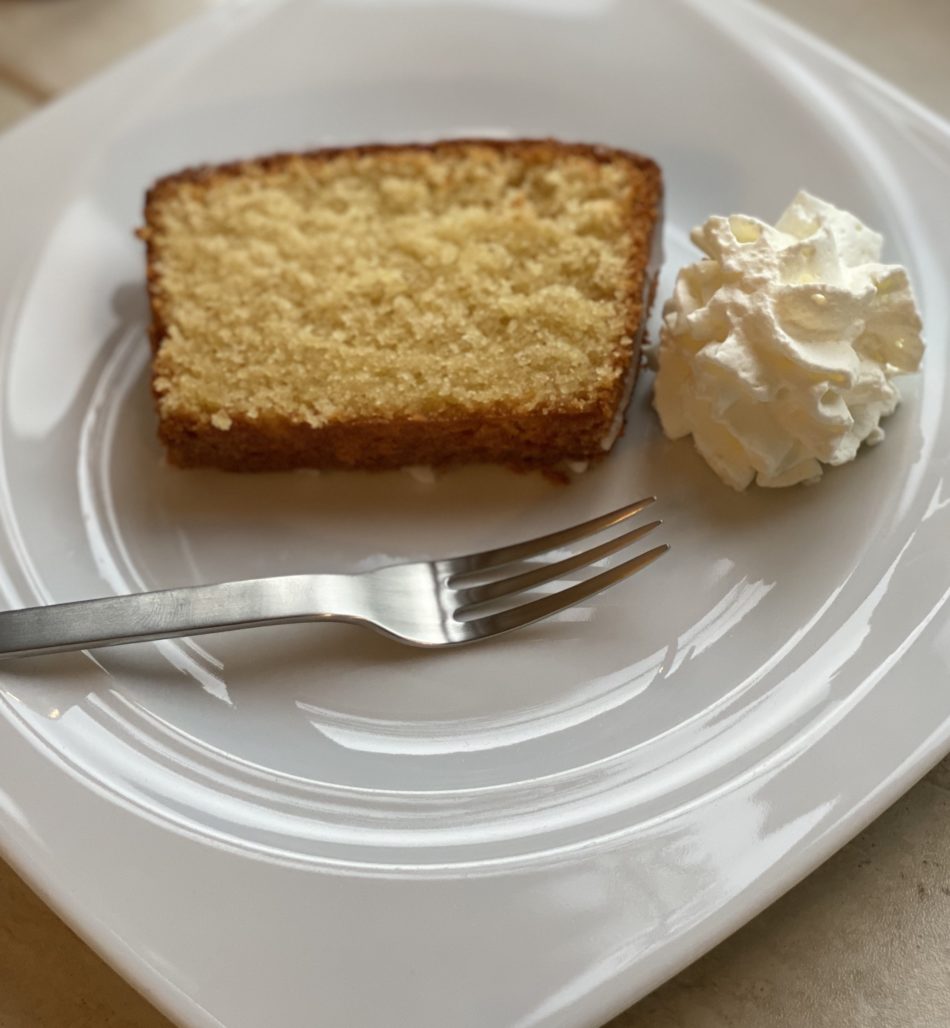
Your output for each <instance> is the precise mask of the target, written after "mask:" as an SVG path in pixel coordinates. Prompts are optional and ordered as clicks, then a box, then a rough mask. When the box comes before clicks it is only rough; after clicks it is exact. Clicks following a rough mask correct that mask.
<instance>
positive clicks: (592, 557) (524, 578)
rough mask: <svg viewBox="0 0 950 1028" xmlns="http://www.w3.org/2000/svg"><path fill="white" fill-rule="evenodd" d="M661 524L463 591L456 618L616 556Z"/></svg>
mask: <svg viewBox="0 0 950 1028" xmlns="http://www.w3.org/2000/svg"><path fill="white" fill-rule="evenodd" d="M662 523H663V522H662V521H651V522H650V523H649V524H648V525H643V526H641V527H640V528H634V529H632V530H631V531H629V532H624V533H623V535H618V536H617V537H616V539H608V540H607V542H605V543H601V544H600V545H599V546H593V547H591V548H590V549H589V550H583V551H582V552H581V553H575V554H572V555H571V556H570V557H566V558H565V559H564V560H559V561H555V562H554V563H551V564H542V565H541V566H540V567H537V568H531V569H530V570H529V571H525V572H523V573H522V574H520V575H511V576H510V577H508V578H501V579H498V580H497V581H494V582H486V583H484V584H483V585H476V586H473V587H472V588H470V589H461V590H460V591H459V593H458V594H457V596H458V601H459V603H460V604H461V605H462V606H461V607H459V608H458V609H457V610H456V612H455V613H456V617H457V616H458V615H459V614H460V613H464V612H465V611H467V610H468V609H469V608H470V607H471V605H472V604H479V603H484V602H486V601H488V600H497V599H500V598H501V597H503V596H508V595H509V594H511V593H517V592H522V591H523V590H525V589H533V588H534V587H535V586H536V585H541V584H543V583H544V582H550V581H552V580H553V579H555V578H560V577H561V576H562V575H564V574H566V573H567V572H568V571H574V570H575V569H577V568H583V567H587V566H589V565H590V564H593V563H594V562H595V561H598V560H601V559H602V558H604V557H608V556H610V554H611V553H616V552H617V551H618V550H622V549H624V548H626V547H627V546H629V545H630V544H631V543H632V542H635V541H636V540H637V539H642V538H643V536H645V535H646V534H647V533H648V532H652V531H653V529H654V528H658V527H659V526H660V525H661V524H662Z"/></svg>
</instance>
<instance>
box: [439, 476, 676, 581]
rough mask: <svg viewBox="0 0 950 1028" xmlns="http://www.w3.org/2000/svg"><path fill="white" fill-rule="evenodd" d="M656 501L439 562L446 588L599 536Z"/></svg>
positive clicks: (650, 499)
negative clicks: (472, 575) (459, 580)
mask: <svg viewBox="0 0 950 1028" xmlns="http://www.w3.org/2000/svg"><path fill="white" fill-rule="evenodd" d="M655 500H656V497H655V496H647V497H645V498H644V499H642V500H637V501H636V502H635V503H630V504H627V506H626V507H618V508H617V510H614V511H611V512H610V513H609V514H601V515H600V517H597V518H591V520H590V521H583V522H581V524H579V525H571V527H570V528H564V529H561V530H560V531H559V532H550V533H548V534H547V535H539V536H537V538H535V539H527V540H525V542H523V543H513V544H512V545H510V546H500V547H498V549H495V550H482V551H481V552H480V553H468V554H465V555H464V556H461V557H452V558H450V559H448V560H443V561H439V565H440V569H441V570H444V571H447V572H449V573H450V575H451V576H452V577H451V578H450V579H449V584H450V585H451V584H452V580H453V579H454V577H455V576H456V575H461V574H464V573H467V572H471V571H485V570H488V569H489V568H494V567H498V566H500V565H503V564H511V563H512V562H514V561H517V560H524V559H525V558H526V557H533V556H535V555H536V554H538V553H543V552H544V551H545V550H550V549H553V548H554V547H556V546H563V545H564V543H569V542H573V541H574V540H575V539H583V538H584V537H585V536H588V535H593V534H594V533H595V532H602V531H603V530H604V529H605V528H610V527H611V526H612V525H619V524H620V523H621V522H622V521H626V520H627V519H628V518H632V517H633V516H634V515H635V514H639V513H640V511H641V510H643V509H644V508H646V507H649V506H650V504H651V503H653V502H654V501H655Z"/></svg>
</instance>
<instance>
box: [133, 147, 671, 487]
mask: <svg viewBox="0 0 950 1028" xmlns="http://www.w3.org/2000/svg"><path fill="white" fill-rule="evenodd" d="M473 146H476V147H487V148H491V149H496V150H499V151H504V152H507V153H510V154H514V155H516V156H517V157H518V158H520V159H522V160H525V161H526V162H532V163H533V162H538V163H544V162H549V161H552V160H556V159H557V158H559V157H563V156H565V155H567V154H573V155H578V156H583V157H585V158H588V159H591V160H595V161H598V162H604V163H606V162H611V163H613V162H616V161H618V160H620V161H623V162H626V163H628V164H629V165H630V166H631V167H635V168H636V169H637V170H638V172H639V173H640V174H642V175H643V178H644V180H645V182H646V183H647V185H646V187H645V188H644V189H642V190H641V191H640V194H639V195H638V196H637V198H636V202H635V203H634V204H633V205H632V208H631V211H630V232H631V235H632V237H633V238H634V240H635V242H636V245H635V246H634V247H633V248H632V251H631V256H630V259H629V261H628V265H627V268H626V282H625V286H626V290H625V292H626V296H627V298H628V305H627V316H626V324H625V329H624V336H625V337H626V338H628V339H629V340H631V345H630V347H629V349H628V350H627V351H626V352H625V353H620V354H615V357H614V369H613V375H612V380H611V383H610V386H609V388H606V389H603V390H601V392H600V393H599V394H598V395H597V396H596V397H595V398H594V400H593V401H592V402H587V403H586V404H583V405H581V406H578V405H577V404H575V403H572V402H569V401H567V402H562V403H560V404H556V405H551V406H549V407H548V409H546V410H545V411H544V412H543V413H533V412H528V413H526V412H519V411H512V410H507V409H504V408H503V407H498V408H495V409H488V410H484V409H483V410H480V411H479V412H478V413H477V415H475V416H466V415H465V414H464V413H463V414H460V415H459V416H454V415H453V416H448V417H446V416H434V417H433V416H428V417H426V416H419V417H407V416H395V417H390V418H371V419H367V418H363V419H347V420H340V421H338V422H332V421H331V422H330V423H328V424H324V425H320V426H313V425H310V424H305V423H299V422H293V421H289V420H287V419H286V418H282V417H270V416H268V415H267V413H266V412H262V413H261V415H260V416H258V417H256V418H254V419H253V420H251V419H248V418H246V417H242V416H241V415H239V414H238V415H235V416H232V417H231V418H230V419H229V420H230V422H231V423H230V426H229V428H228V430H227V431H221V430H219V429H218V428H215V427H214V426H213V425H211V424H210V422H209V420H208V419H207V417H202V416H199V415H198V414H188V413H182V412H175V413H173V414H165V415H160V418H159V437H160V439H161V441H162V443H163V445H164V446H165V449H166V453H167V456H168V459H169V461H170V462H171V463H172V464H173V465H175V466H178V467H217V468H221V469H224V470H231V471H269V470H272V471H276V470H287V469H291V468H305V467H306V468H328V469H329V468H353V469H355V468H366V469H385V468H397V467H403V466H407V465H419V464H424V465H433V466H442V465H447V464H457V463H477V462H489V463H502V464H507V465H510V466H514V467H520V468H551V467H556V466H558V465H560V464H562V463H563V462H564V461H584V460H595V459H598V458H600V457H602V456H603V455H604V454H605V452H607V451H606V450H605V449H604V446H603V441H604V439H605V437H606V436H608V435H609V434H610V430H611V426H612V425H613V424H614V421H615V418H616V417H617V414H618V409H619V406H620V404H621V402H622V401H623V399H624V397H625V396H626V395H629V392H628V391H629V389H630V387H631V381H632V380H635V377H636V374H637V370H638V367H639V363H640V345H641V342H642V339H643V333H644V330H645V325H646V320H647V316H648V314H649V310H650V307H651V305H652V301H653V297H654V294H655V290H656V283H657V277H658V271H659V265H660V261H661V249H660V247H661V244H660V235H661V231H662V206H663V185H662V176H661V172H660V169H659V167H658V166H657V164H656V163H655V162H654V161H652V160H651V159H650V158H647V157H643V156H641V155H639V154H636V153H632V152H629V151H625V150H618V149H613V148H609V147H604V146H597V145H588V144H582V143H561V142H559V141H556V140H553V139H540V140H530V139H528V140H493V139H453V140H446V141H440V142H435V143H416V144H372V145H364V146H355V147H336V148H327V149H318V150H310V151H303V152H300V153H279V154H273V155H270V156H266V157H261V158H256V159H251V160H240V161H234V162H230V163H227V164H220V165H210V166H200V167H194V168H188V169H185V170H183V171H180V172H177V173H175V174H172V175H168V176H166V177H164V178H162V179H159V180H158V181H157V182H156V183H155V184H154V185H153V186H152V187H151V189H150V190H149V191H148V193H147V196H146V203H145V225H144V227H143V228H142V229H141V230H140V231H139V235H140V237H141V238H142V239H143V240H144V241H145V243H146V265H147V282H148V292H149V300H150V305H151V313H152V322H151V326H150V329H149V337H150V341H151V345H152V349H153V352H154V353H156V354H157V353H158V351H159V349H160V348H161V346H162V344H163V342H164V341H165V339H166V338H167V336H168V331H169V321H170V318H169V317H168V315H167V311H166V309H165V303H164V296H163V291H162V288H161V271H160V262H159V259H158V257H159V253H158V251H159V239H160V236H161V232H162V214H161V207H162V201H163V199H164V198H166V197H167V196H169V195H170V194H171V193H174V191H176V190H177V189H178V188H179V187H180V186H181V185H183V184H185V183H193V184H198V185H203V184H207V185H212V184H214V183H216V182H218V181H221V180H222V179H226V178H228V177H233V176H241V175H244V174H246V173H247V172H248V171H249V170H251V169H255V170H258V171H259V170H264V171H270V170H274V169H279V168H280V167H281V166H283V165H286V164H288V163H289V162H292V161H299V160H300V159H304V160H307V161H328V160H332V159H333V158H334V157H337V156H339V155H347V156H353V157H361V156H370V155H374V154H379V153H384V152H398V151H409V152H427V153H432V154H434V155H439V156H451V155H452V154H453V153H454V152H464V151H465V150H466V149H468V148H470V147H473ZM153 393H154V394H155V399H156V403H157V402H158V400H159V395H158V391H157V390H156V388H155V373H154V370H153ZM620 414H621V416H625V412H622V411H621V412H620Z"/></svg>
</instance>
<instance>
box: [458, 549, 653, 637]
mask: <svg viewBox="0 0 950 1028" xmlns="http://www.w3.org/2000/svg"><path fill="white" fill-rule="evenodd" d="M669 548H670V547H669V544H668V543H663V545H662V546H655V547H654V548H653V549H652V550H647V552H646V553H641V554H639V556H636V557H632V558H631V559H630V560H627V561H624V562H623V563H622V564H618V565H617V566H616V567H615V568H611V569H610V570H609V571H604V572H602V573H601V574H599V575H595V576H594V577H593V578H588V579H587V581H585V582H578V583H577V584H576V585H572V586H568V588H567V589H561V590H560V591H558V592H556V593H552V594H551V595H550V596H542V597H541V598H540V599H537V600H531V601H529V602H528V603H523V604H521V606H519V607H512V608H511V609H510V610H503V611H501V612H500V613H498V614H489V615H487V616H486V617H483V618H476V619H475V620H472V621H466V622H465V627H466V628H467V629H468V630H469V632H471V635H470V636H469V638H470V639H477V638H484V637H485V636H489V635H499V634H500V633H502V632H510V631H511V630H512V629H515V628H522V627H523V626H524V625H530V624H531V623H532V621H540V620H541V619H542V618H546V617H550V616H551V615H552V614H557V613H558V612H559V611H562V610H565V609H566V608H567V607H572V606H573V605H574V604H575V603H579V602H580V601H581V600H586V599H587V597H588V596H593V595H595V594H596V593H599V592H601V591H602V590H604V589H607V588H609V587H610V586H612V585H615V584H616V583H617V582H621V581H623V579H625V578H629V577H630V576H631V575H635V574H636V573H637V572H638V571H641V570H642V569H643V568H645V567H646V566H647V565H648V564H652V563H653V562H654V561H655V560H656V559H657V558H659V557H662V556H663V554H664V553H666V551H667V550H668V549H669Z"/></svg>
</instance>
